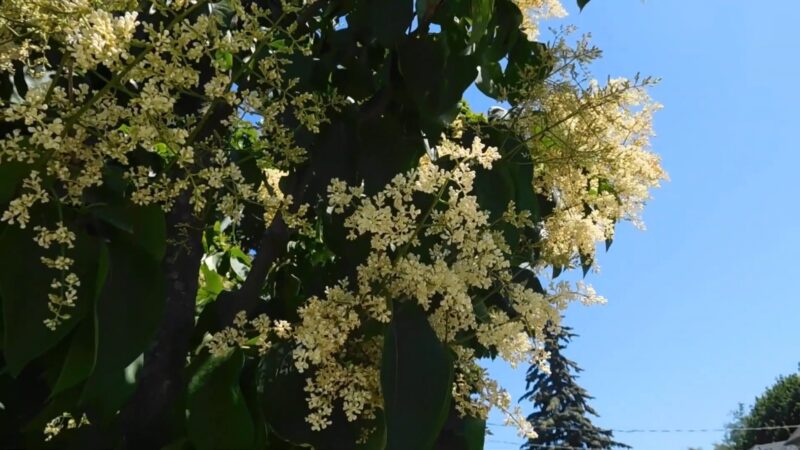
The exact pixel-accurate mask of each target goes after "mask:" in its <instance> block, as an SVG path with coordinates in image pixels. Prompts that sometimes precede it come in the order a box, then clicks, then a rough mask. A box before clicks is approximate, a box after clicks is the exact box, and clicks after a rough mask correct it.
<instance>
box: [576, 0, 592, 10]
mask: <svg viewBox="0 0 800 450" xmlns="http://www.w3.org/2000/svg"><path fill="white" fill-rule="evenodd" d="M589 1H591V0H578V8H580V10H581V11H583V8H585V7H586V5H588V4H589Z"/></svg>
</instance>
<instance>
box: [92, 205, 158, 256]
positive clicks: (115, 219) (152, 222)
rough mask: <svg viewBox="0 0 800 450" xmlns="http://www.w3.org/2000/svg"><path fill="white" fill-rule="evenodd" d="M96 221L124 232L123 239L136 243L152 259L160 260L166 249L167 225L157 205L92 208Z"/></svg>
mask: <svg viewBox="0 0 800 450" xmlns="http://www.w3.org/2000/svg"><path fill="white" fill-rule="evenodd" d="M91 211H92V214H93V215H94V216H95V217H97V218H98V219H100V220H102V221H104V222H106V223H108V224H109V225H112V226H114V227H115V228H117V229H119V230H121V231H124V232H125V233H127V235H125V236H123V238H124V239H129V240H132V241H134V242H136V243H137V244H138V245H139V246H141V247H142V248H143V249H145V250H146V251H147V252H148V253H149V254H150V255H151V256H152V257H153V258H154V259H157V260H161V259H163V258H164V254H165V253H166V249H167V225H166V219H165V218H164V211H163V210H162V209H161V208H160V207H159V206H157V205H150V206H138V205H133V204H123V205H105V206H100V207H96V208H92V210H91Z"/></svg>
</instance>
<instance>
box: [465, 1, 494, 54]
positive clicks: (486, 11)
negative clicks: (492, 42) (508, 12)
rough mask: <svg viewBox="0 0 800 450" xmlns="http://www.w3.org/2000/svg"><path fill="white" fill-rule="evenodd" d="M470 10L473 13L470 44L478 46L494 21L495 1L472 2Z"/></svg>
mask: <svg viewBox="0 0 800 450" xmlns="http://www.w3.org/2000/svg"><path fill="white" fill-rule="evenodd" d="M470 9H471V12H472V33H471V34H470V40H469V43H470V44H476V43H478V41H480V40H481V38H483V36H484V35H485V34H486V30H487V28H488V27H489V23H490V22H491V19H492V10H493V9H494V0H471V1H470Z"/></svg>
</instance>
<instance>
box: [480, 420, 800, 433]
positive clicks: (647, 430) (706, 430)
mask: <svg viewBox="0 0 800 450" xmlns="http://www.w3.org/2000/svg"><path fill="white" fill-rule="evenodd" d="M486 424H487V425H489V426H493V427H513V425H507V424H504V423H493V422H487V423H486ZM799 427H800V424H798V425H774V426H769V427H730V428H660V429H659V428H631V429H610V430H608V431H611V432H613V433H716V432H720V431H766V430H783V429H795V428H799ZM601 428H602V427H601ZM538 429H539V430H542V429H547V428H538ZM559 429H560V430H569V431H580V430H581V428H559ZM603 429H604V430H606V428H603Z"/></svg>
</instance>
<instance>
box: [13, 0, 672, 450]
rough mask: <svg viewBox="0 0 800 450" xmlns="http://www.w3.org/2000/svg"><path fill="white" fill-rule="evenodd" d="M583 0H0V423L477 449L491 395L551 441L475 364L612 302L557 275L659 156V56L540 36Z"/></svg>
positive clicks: (589, 248) (172, 442)
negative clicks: (482, 97) (635, 63)
mask: <svg viewBox="0 0 800 450" xmlns="http://www.w3.org/2000/svg"><path fill="white" fill-rule="evenodd" d="M586 3H587V0H582V1H579V2H578V4H579V6H581V7H583V6H584V5H585V4H586ZM564 14H565V12H564V10H563V8H562V7H561V5H560V4H559V3H558V2H557V1H556V0H464V1H452V2H451V1H443V0H417V1H416V2H412V1H410V0H405V1H401V0H387V1H382V2H376V1H368V0H314V1H299V0H298V1H294V0H221V1H219V2H209V1H206V0H191V1H187V0H153V1H150V0H138V1H137V0H5V1H3V2H2V4H1V5H0V49H2V51H0V71H2V75H1V76H0V101H2V110H1V111H2V117H1V118H0V214H2V215H1V216H0V255H2V258H0V300H2V319H3V320H2V332H3V339H2V347H0V350H1V351H2V373H0V402H2V406H3V407H2V408H0V430H2V431H1V432H0V444H2V445H3V446H25V447H41V446H48V445H52V446H55V447H59V448H61V447H66V446H69V447H77V448H91V447H99V448H108V447H123V448H158V447H168V448H262V449H266V448H268V449H290V448H299V447H303V446H305V447H307V446H312V447H314V448H318V449H352V448H359V449H379V448H381V449H382V448H388V449H425V448H434V447H436V448H467V449H475V448H482V443H483V435H484V429H485V425H484V423H485V422H484V420H485V419H486V415H487V413H488V411H489V409H490V408H499V409H500V410H501V411H503V412H504V413H505V414H506V416H507V420H508V421H509V422H510V423H513V424H515V425H517V426H518V427H519V429H520V432H521V433H523V434H527V435H532V433H534V432H535V430H533V429H531V427H530V424H529V423H528V422H527V421H525V419H524V418H523V417H522V415H521V414H520V413H519V410H517V409H515V408H513V407H512V406H511V404H510V403H511V402H510V400H509V397H508V395H507V393H506V392H505V391H504V390H503V389H502V388H501V387H500V386H499V385H498V384H497V383H496V382H495V381H493V380H491V379H489V378H488V377H487V374H486V373H485V371H484V370H483V369H481V368H480V366H479V365H478V364H477V361H478V359H480V358H485V357H492V358H495V357H500V358H502V359H504V360H506V361H508V362H509V363H511V364H518V363H529V362H534V363H537V362H539V363H541V362H544V361H546V356H547V355H546V352H545V351H544V349H543V346H542V343H541V337H542V336H544V334H543V333H544V331H545V328H546V327H547V324H548V323H557V322H558V319H559V313H560V311H562V310H563V308H564V307H565V306H566V305H567V303H568V302H569V301H572V300H580V301H584V302H587V303H592V302H597V301H601V300H602V299H601V298H600V297H598V296H597V295H596V294H595V292H594V291H593V290H592V289H591V288H590V287H589V286H585V285H583V284H578V285H571V284H569V283H566V282H563V281H562V282H555V281H550V282H548V281H547V279H546V278H545V277H543V276H542V274H543V273H544V272H543V271H544V269H548V268H552V269H553V271H554V276H557V275H558V273H560V272H561V271H562V270H564V269H570V268H576V267H580V266H583V267H584V270H588V269H589V268H591V267H592V266H593V265H594V255H595V245H596V244H597V243H598V242H603V241H606V242H610V240H611V239H612V238H613V234H614V227H615V224H616V223H618V222H620V221H623V220H633V221H637V220H638V213H639V211H640V210H641V208H642V207H643V205H644V203H645V201H646V200H647V199H648V197H649V190H650V189H651V188H653V187H656V186H657V185H658V183H659V181H660V180H662V179H663V178H664V177H665V174H664V172H663V171H662V170H661V168H660V166H659V161H658V158H657V157H656V156H655V155H653V154H652V153H650V152H649V142H648V139H649V137H650V136H651V134H652V133H651V128H650V124H651V115H652V113H653V112H654V111H655V110H656V109H657V107H658V105H656V104H654V103H652V102H651V101H650V99H649V98H648V96H647V94H646V92H645V88H646V87H647V86H648V85H649V84H651V83H652V80H650V79H639V78H635V79H633V80H625V79H613V80H609V81H608V82H607V83H598V82H595V81H592V80H591V79H590V76H589V74H588V71H587V69H586V65H587V64H588V63H589V62H590V61H591V60H592V59H594V58H596V57H598V56H599V51H598V50H597V49H595V48H593V47H591V46H590V45H589V44H588V43H587V42H586V41H585V40H580V41H578V43H577V44H573V45H569V44H568V41H567V39H566V38H565V37H564V36H556V38H555V39H554V40H553V42H552V43H550V44H543V43H540V42H537V41H536V39H537V36H538V28H537V23H538V22H537V21H538V20H539V19H541V18H546V17H550V16H561V15H564ZM502 62H505V63H504V64H501V63H502ZM473 83H476V84H477V86H478V87H479V88H480V89H481V90H482V91H483V92H484V93H485V94H486V95H488V96H490V97H492V98H494V99H496V100H498V101H504V102H506V103H507V105H508V106H509V109H508V110H507V111H506V110H503V111H500V110H497V111H494V114H492V117H491V118H490V119H487V118H486V117H484V116H482V115H479V114H474V113H472V112H471V111H470V110H469V109H468V108H467V107H466V105H465V104H463V103H462V101H461V99H462V96H463V94H464V91H465V90H466V89H467V88H468V87H469V86H470V85H472V84H473ZM42 431H44V434H43V433H42Z"/></svg>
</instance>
